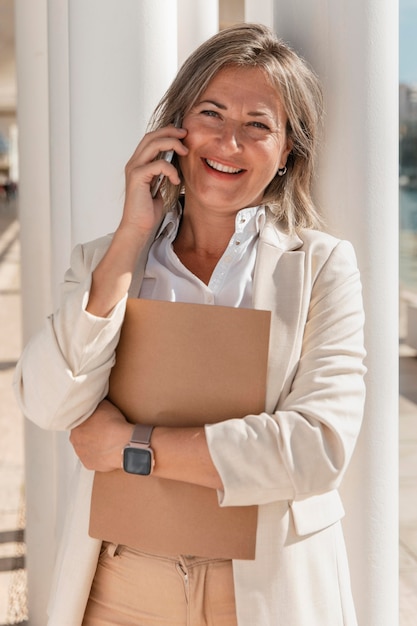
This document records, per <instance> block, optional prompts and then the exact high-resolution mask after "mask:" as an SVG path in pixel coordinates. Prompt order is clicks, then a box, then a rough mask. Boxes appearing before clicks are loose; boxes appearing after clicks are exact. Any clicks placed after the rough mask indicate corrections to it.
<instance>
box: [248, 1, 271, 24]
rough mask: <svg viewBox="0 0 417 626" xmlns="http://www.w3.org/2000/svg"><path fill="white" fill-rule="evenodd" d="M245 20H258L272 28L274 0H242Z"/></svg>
mask: <svg viewBox="0 0 417 626" xmlns="http://www.w3.org/2000/svg"><path fill="white" fill-rule="evenodd" d="M244 2H245V22H258V23H260V24H265V26H269V27H270V28H272V26H273V25H274V0H244Z"/></svg>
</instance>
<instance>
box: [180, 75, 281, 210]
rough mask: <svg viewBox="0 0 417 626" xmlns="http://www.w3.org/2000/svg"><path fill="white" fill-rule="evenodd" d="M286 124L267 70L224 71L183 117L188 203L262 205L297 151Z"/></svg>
mask: <svg viewBox="0 0 417 626" xmlns="http://www.w3.org/2000/svg"><path fill="white" fill-rule="evenodd" d="M286 122H287V116H286V113H285V111H284V108H283V105H282V102H281V99H280V98H279V95H278V93H277V91H276V89H275V88H274V87H272V86H271V84H270V82H269V81H268V79H267V78H266V75H265V74H264V72H263V71H262V70H260V69H258V68H239V67H227V68H224V69H222V70H220V71H219V72H218V73H217V74H216V76H215V77H214V78H213V80H212V81H211V82H210V83H209V85H208V87H207V89H206V90H205V91H203V93H202V94H201V96H200V98H198V100H197V102H196V103H195V105H194V106H193V108H192V109H191V110H190V111H189V112H188V113H187V114H186V115H185V117H184V120H183V124H182V125H183V127H184V128H186V129H187V131H188V134H187V136H186V138H185V139H184V144H185V145H186V146H187V148H188V149H189V153H188V154H187V156H186V157H181V158H180V164H181V169H182V173H183V176H184V181H185V192H186V193H185V201H186V206H196V207H198V208H206V209H211V210H214V211H216V212H218V211H221V212H224V211H227V212H228V213H229V212H230V213H233V214H235V213H236V212H237V211H239V210H240V209H242V208H244V207H249V206H255V205H257V204H259V203H260V202H261V200H262V197H263V194H264V190H265V188H266V187H267V186H268V184H269V183H270V181H271V180H272V179H273V178H274V176H275V174H276V172H277V170H278V168H280V167H284V165H285V163H286V161H287V157H288V154H289V152H290V150H291V144H290V141H289V140H288V138H287V136H286Z"/></svg>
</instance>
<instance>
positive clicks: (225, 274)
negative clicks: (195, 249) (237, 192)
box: [139, 206, 265, 308]
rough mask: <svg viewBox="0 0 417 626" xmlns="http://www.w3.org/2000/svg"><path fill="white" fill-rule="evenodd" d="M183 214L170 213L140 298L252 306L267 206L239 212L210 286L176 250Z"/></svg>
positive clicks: (154, 246)
mask: <svg viewBox="0 0 417 626" xmlns="http://www.w3.org/2000/svg"><path fill="white" fill-rule="evenodd" d="M180 219H181V215H180V211H179V210H177V209H175V210H173V211H171V212H170V213H168V214H167V215H166V217H165V219H164V221H163V223H162V225H161V228H160V230H159V232H158V235H157V237H156V239H155V241H154V243H153V244H152V246H151V249H150V251H149V256H148V261H147V264H146V269H145V276H144V280H143V283H142V287H141V290H140V294H139V297H140V298H147V299H150V300H166V301H170V302H192V303H195V304H217V305H221V306H232V307H243V308H251V307H252V279H253V272H254V268H255V259H256V252H257V247H258V239H259V232H260V229H261V228H262V226H263V224H264V222H265V207H264V206H258V207H249V208H247V209H242V210H240V211H239V212H238V213H237V215H236V219H235V232H234V233H233V235H232V237H231V239H230V241H229V244H228V246H227V247H226V250H225V251H224V253H223V255H222V257H221V258H220V260H219V262H218V263H217V265H216V267H215V269H214V271H213V274H212V276H211V278H210V282H209V284H208V285H206V284H205V283H203V282H202V281H201V280H200V279H199V278H197V276H195V275H194V274H193V273H192V272H190V270H188V269H187V268H186V267H185V266H184V265H183V264H182V263H181V261H180V260H179V258H178V257H177V255H176V254H175V252H174V249H173V242H174V240H175V237H176V236H177V232H178V228H179V224H180Z"/></svg>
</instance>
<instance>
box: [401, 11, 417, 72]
mask: <svg viewBox="0 0 417 626" xmlns="http://www.w3.org/2000/svg"><path fill="white" fill-rule="evenodd" d="M400 82H401V83H417V0H400Z"/></svg>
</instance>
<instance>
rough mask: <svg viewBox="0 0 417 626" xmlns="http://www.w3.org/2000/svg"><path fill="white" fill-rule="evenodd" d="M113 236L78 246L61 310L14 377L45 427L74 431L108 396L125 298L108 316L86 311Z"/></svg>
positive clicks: (28, 412)
mask: <svg viewBox="0 0 417 626" xmlns="http://www.w3.org/2000/svg"><path fill="white" fill-rule="evenodd" d="M109 243H110V237H103V238H101V239H99V240H96V241H94V242H90V243H89V244H86V245H78V246H76V247H75V249H74V251H73V253H72V255H71V265H70V269H69V270H68V271H67V272H66V274H65V278H64V283H63V284H62V285H61V288H60V304H59V308H58V310H57V311H56V312H55V313H54V314H53V315H50V316H49V317H48V318H47V320H46V321H45V324H44V326H43V328H42V329H41V331H40V332H39V333H38V334H36V335H35V336H34V337H32V339H31V340H30V341H29V342H28V344H27V345H26V347H25V349H24V351H23V353H22V356H21V357H20V359H19V361H18V364H17V367H16V371H15V376H14V382H13V385H14V389H15V394H16V398H17V401H18V403H19V405H20V408H21V410H22V412H23V414H24V415H25V417H27V418H28V419H30V420H31V421H33V422H34V423H35V424H37V425H38V426H40V427H41V428H46V429H53V430H65V429H71V428H73V427H74V426H77V425H78V424H80V423H81V422H83V421H84V420H85V419H87V417H89V416H90V415H91V413H92V412H93V411H94V409H95V407H96V406H97V404H98V403H99V402H100V401H101V400H102V399H103V398H104V397H105V396H106V394H107V391H108V378H109V374H110V370H111V367H112V366H113V363H114V358H115V357H114V354H115V349H116V346H117V342H118V340H119V335H120V328H121V325H122V322H123V318H124V311H125V303H126V298H127V296H126V297H125V298H123V299H122V300H121V301H120V302H119V303H118V304H117V305H116V307H115V308H114V309H113V311H112V312H111V314H110V315H109V316H108V317H107V318H99V317H95V316H93V315H91V314H90V313H88V312H87V311H86V306H87V303H88V298H89V292H90V286H91V277H92V271H93V269H94V267H95V266H96V265H97V264H98V262H99V261H100V259H101V258H102V257H103V255H104V253H105V251H106V249H107V247H108V245H109Z"/></svg>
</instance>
